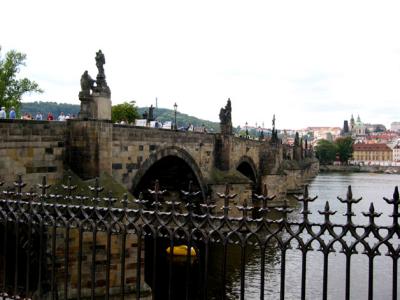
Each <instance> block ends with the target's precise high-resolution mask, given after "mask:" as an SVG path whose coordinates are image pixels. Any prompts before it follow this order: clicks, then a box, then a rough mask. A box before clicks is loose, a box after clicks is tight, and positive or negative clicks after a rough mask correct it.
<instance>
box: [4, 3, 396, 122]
mask: <svg viewBox="0 0 400 300" xmlns="http://www.w3.org/2000/svg"><path fill="white" fill-rule="evenodd" d="M0 9H1V17H0V45H1V46H2V48H3V49H2V54H3V55H4V52H5V51H7V50H10V49H16V50H18V51H21V52H24V53H26V54H27V56H28V58H27V66H26V67H25V68H24V69H23V70H22V71H21V73H20V75H21V76H27V77H29V78H30V79H33V80H35V81H37V82H38V83H39V84H40V86H41V87H42V88H43V89H44V90H45V93H44V94H42V95H33V96H27V97H25V98H24V101H32V100H42V101H57V102H67V103H75V104H79V99H78V92H79V90H80V84H79V82H80V77H81V75H82V73H83V71H84V70H88V71H89V73H90V74H91V76H92V77H95V76H96V74H97V69H96V66H95V60H94V57H95V53H96V51H97V50H98V49H102V51H103V53H104V54H105V57H106V65H105V66H104V68H105V72H106V76H107V81H108V84H109V86H110V88H111V92H112V101H113V103H114V104H116V103H121V102H123V101H130V100H135V101H136V102H137V105H138V106H150V104H153V105H154V104H155V98H156V97H157V98H158V105H159V107H166V108H171V109H172V108H173V104H174V102H176V103H177V104H178V110H179V111H181V112H183V113H187V114H190V115H195V116H197V117H200V118H204V119H209V120H213V121H217V120H218V113H219V109H220V108H221V107H222V106H224V105H225V103H226V100H227V99H228V97H230V98H231V100H232V106H233V109H232V114H233V123H234V125H243V124H244V123H245V122H246V121H247V122H248V123H249V124H255V123H256V122H257V123H258V124H261V123H262V122H264V123H265V126H266V127H270V124H271V119H272V116H273V114H274V113H275V114H276V119H277V121H276V124H277V127H278V128H303V127H306V126H342V125H343V120H344V119H349V118H350V116H351V114H354V116H355V117H356V116H357V115H358V114H359V115H360V117H361V119H362V121H364V122H368V123H383V124H385V125H386V126H389V125H390V123H391V122H392V121H400V115H399V103H400V102H399V100H400V17H399V15H400V1H366V0H362V1H353V0H345V1H338V0H335V1H322V0H317V1H304V0H302V1H299V0H295V1H266V0H264V1H251V0H248V1H233V0H229V1H221V0H212V1H206V0H202V1H189V0H184V1H171V0H161V1H151V0H147V1H99V0H97V1H88V0H85V1H82V0H81V1H71V0H68V1H54V0H49V1H40V0H35V1H31V0H29V1H18V0H11V1H9V0H2V1H1V4H0Z"/></svg>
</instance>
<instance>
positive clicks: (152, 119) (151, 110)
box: [147, 104, 154, 122]
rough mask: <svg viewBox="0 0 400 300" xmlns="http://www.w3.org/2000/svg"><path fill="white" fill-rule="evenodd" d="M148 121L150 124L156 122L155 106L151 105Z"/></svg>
mask: <svg viewBox="0 0 400 300" xmlns="http://www.w3.org/2000/svg"><path fill="white" fill-rule="evenodd" d="M147 120H148V121H149V122H150V121H154V106H153V104H152V105H150V107H149V114H148V116H147Z"/></svg>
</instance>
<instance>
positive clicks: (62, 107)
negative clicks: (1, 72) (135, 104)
mask: <svg viewBox="0 0 400 300" xmlns="http://www.w3.org/2000/svg"><path fill="white" fill-rule="evenodd" d="M79 109H80V106H79V105H77V104H67V103H56V102H42V101H40V102H26V103H22V105H21V114H24V113H29V114H31V115H33V116H35V115H36V113H37V112H41V113H42V114H43V116H44V117H46V116H47V113H49V112H51V113H52V114H53V115H54V116H56V117H57V116H58V115H59V114H60V113H61V112H63V113H64V114H65V115H68V114H69V115H71V116H72V115H75V116H77V115H78V113H79ZM147 109H148V107H139V108H138V111H139V114H140V115H142V114H143V113H144V112H145V111H146V110H147ZM154 116H155V117H156V119H157V120H158V121H160V122H165V121H172V122H173V121H174V111H173V110H172V109H167V108H157V109H154ZM176 122H177V124H178V128H179V127H187V126H188V125H189V124H193V126H195V127H200V126H202V125H203V124H204V125H205V126H206V128H207V129H208V131H210V132H219V130H220V129H219V123H217V122H211V121H207V120H202V119H199V118H196V117H193V116H189V115H187V114H184V113H180V112H177V113H176Z"/></svg>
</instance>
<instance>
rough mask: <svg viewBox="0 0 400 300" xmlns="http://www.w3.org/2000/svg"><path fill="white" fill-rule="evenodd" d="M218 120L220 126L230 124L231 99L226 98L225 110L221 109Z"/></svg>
mask: <svg viewBox="0 0 400 300" xmlns="http://www.w3.org/2000/svg"><path fill="white" fill-rule="evenodd" d="M219 120H220V121H221V123H222V124H229V123H232V104H231V99H229V98H228V102H227V104H226V105H225V108H224V107H222V108H221V110H220V111H219Z"/></svg>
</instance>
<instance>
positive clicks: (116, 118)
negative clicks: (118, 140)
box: [111, 101, 139, 123]
mask: <svg viewBox="0 0 400 300" xmlns="http://www.w3.org/2000/svg"><path fill="white" fill-rule="evenodd" d="M138 118H139V113H138V110H137V107H136V106H135V101H131V102H129V103H128V102H124V103H122V104H117V105H114V106H113V107H112V110H111V120H112V121H113V122H114V123H116V122H121V121H124V122H126V123H133V122H135V120H136V119H138Z"/></svg>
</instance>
